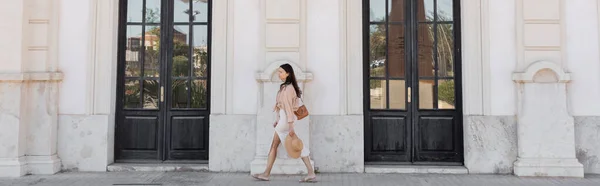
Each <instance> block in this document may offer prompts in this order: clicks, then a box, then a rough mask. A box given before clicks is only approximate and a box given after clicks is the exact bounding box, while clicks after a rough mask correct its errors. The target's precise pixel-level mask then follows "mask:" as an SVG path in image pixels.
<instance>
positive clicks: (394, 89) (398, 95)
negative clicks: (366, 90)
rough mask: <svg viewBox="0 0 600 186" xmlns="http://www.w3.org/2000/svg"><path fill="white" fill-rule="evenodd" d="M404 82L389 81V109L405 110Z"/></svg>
mask: <svg viewBox="0 0 600 186" xmlns="http://www.w3.org/2000/svg"><path fill="white" fill-rule="evenodd" d="M405 87H406V82H405V81H404V80H390V109H406V101H405V100H406V99H405V98H406V91H405V89H406V88H405Z"/></svg>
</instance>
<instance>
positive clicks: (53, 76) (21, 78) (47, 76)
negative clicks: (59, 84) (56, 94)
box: [0, 72, 63, 82]
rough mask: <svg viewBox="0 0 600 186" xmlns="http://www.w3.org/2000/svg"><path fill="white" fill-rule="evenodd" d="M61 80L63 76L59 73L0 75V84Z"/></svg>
mask: <svg viewBox="0 0 600 186" xmlns="http://www.w3.org/2000/svg"><path fill="white" fill-rule="evenodd" d="M62 79H63V74H62V73H61V72H26V73H8V74H0V82H3V81H16V82H27V81H61V80H62Z"/></svg>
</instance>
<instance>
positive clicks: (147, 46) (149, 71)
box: [144, 26, 160, 77]
mask: <svg viewBox="0 0 600 186" xmlns="http://www.w3.org/2000/svg"><path fill="white" fill-rule="evenodd" d="M159 53H160V27H158V26H146V33H144V76H146V77H159V76H160V75H159V74H160V65H159V63H158V61H159V60H160V56H159Z"/></svg>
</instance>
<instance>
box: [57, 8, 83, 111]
mask: <svg viewBox="0 0 600 186" xmlns="http://www.w3.org/2000/svg"><path fill="white" fill-rule="evenodd" d="M89 7H90V4H89V0H60V11H59V12H60V24H59V25H60V26H59V41H58V45H59V49H58V50H59V54H58V55H59V56H58V60H59V71H62V72H63V74H64V79H63V82H62V84H61V87H60V89H59V90H60V96H59V106H58V107H59V114H85V112H86V94H87V93H88V92H87V91H86V89H87V86H86V82H87V75H86V73H87V71H86V69H87V65H88V61H89V55H88V54H89V49H90V48H89V36H90V9H89Z"/></svg>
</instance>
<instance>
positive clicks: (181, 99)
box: [171, 79, 188, 108]
mask: <svg viewBox="0 0 600 186" xmlns="http://www.w3.org/2000/svg"><path fill="white" fill-rule="evenodd" d="M171 87H172V90H173V92H172V93H171V105H172V107H173V108H187V107H188V81H186V80H183V79H177V80H173V84H171Z"/></svg>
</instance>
